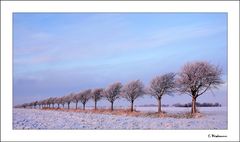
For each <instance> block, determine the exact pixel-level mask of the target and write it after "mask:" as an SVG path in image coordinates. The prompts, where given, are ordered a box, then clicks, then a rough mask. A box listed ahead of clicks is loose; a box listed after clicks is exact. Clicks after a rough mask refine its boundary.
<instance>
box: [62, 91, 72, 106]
mask: <svg viewBox="0 0 240 142" xmlns="http://www.w3.org/2000/svg"><path fill="white" fill-rule="evenodd" d="M72 97H73V94H72V93H71V94H70V95H68V96H65V97H64V101H65V102H66V103H67V105H68V109H70V103H71V102H72V100H73V99H72Z"/></svg>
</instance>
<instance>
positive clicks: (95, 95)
mask: <svg viewBox="0 0 240 142" xmlns="http://www.w3.org/2000/svg"><path fill="white" fill-rule="evenodd" d="M102 92H103V89H102V88H97V89H94V90H93V91H92V99H93V101H94V109H95V110H96V109H97V102H98V101H99V100H100V99H101V98H102Z"/></svg>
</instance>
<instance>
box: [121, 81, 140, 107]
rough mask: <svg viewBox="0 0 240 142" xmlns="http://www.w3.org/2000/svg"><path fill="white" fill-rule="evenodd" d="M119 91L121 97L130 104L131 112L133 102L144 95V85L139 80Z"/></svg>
mask: <svg viewBox="0 0 240 142" xmlns="http://www.w3.org/2000/svg"><path fill="white" fill-rule="evenodd" d="M121 91H122V96H123V97H124V98H126V99H127V101H129V102H130V103H131V111H133V104H134V101H135V100H136V99H137V98H138V97H141V96H143V94H144V85H143V83H142V82H141V81H140V80H134V81H131V82H129V83H127V84H126V85H124V86H123V88H122V90H121Z"/></svg>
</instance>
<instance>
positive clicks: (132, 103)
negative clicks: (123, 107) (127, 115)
mask: <svg viewBox="0 0 240 142" xmlns="http://www.w3.org/2000/svg"><path fill="white" fill-rule="evenodd" d="M133 102H134V100H132V101H131V112H133Z"/></svg>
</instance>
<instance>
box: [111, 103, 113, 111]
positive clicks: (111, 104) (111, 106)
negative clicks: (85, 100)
mask: <svg viewBox="0 0 240 142" xmlns="http://www.w3.org/2000/svg"><path fill="white" fill-rule="evenodd" d="M111 111H113V102H111Z"/></svg>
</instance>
